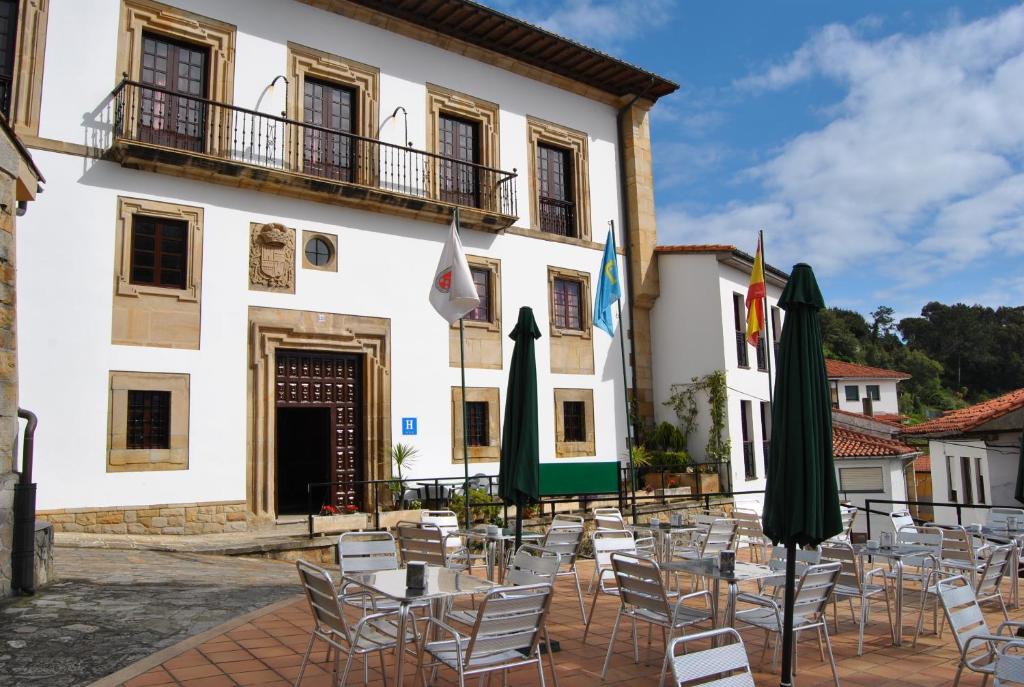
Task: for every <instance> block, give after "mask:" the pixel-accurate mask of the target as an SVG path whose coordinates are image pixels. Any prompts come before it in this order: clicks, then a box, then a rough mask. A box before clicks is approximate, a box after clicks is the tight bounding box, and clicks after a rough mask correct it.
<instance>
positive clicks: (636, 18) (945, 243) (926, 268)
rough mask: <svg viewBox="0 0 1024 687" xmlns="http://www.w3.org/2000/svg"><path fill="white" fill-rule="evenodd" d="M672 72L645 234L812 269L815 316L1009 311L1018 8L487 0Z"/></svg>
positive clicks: (1023, 78)
mask: <svg viewBox="0 0 1024 687" xmlns="http://www.w3.org/2000/svg"><path fill="white" fill-rule="evenodd" d="M489 4H491V5H492V6H494V7H496V8H498V9H501V10H503V11H506V12H509V13H511V14H515V15H516V16H519V17H522V18H524V19H526V20H528V21H531V22H534V23H537V24H540V25H542V26H545V27H546V28H549V29H551V30H553V31H556V32H558V33H561V34H563V35H568V36H570V37H572V38H575V39H577V40H580V41H582V42H585V43H587V44H589V45H593V46H594V47H597V48H599V49H601V50H604V51H607V52H609V53H611V54H614V55H616V56H618V57H621V58H623V59H626V60H628V61H630V62H633V63H635V64H638V65H640V66H642V67H644V68H647V69H650V70H651V71H654V72H657V73H659V74H661V75H663V76H666V77H668V78H671V79H672V80H673V81H676V82H677V83H679V84H680V85H681V86H682V88H681V89H680V91H679V92H678V93H676V94H675V95H673V96H670V97H668V98H664V99H662V100H661V101H659V103H658V105H657V106H656V107H655V110H654V113H653V115H652V117H653V119H652V137H653V144H654V160H655V183H656V199H657V205H658V234H659V243H662V244H671V243H733V244H735V245H737V246H739V247H740V248H742V249H744V250H747V251H752V250H753V248H754V246H755V244H756V232H757V230H758V229H764V231H765V234H766V252H767V258H768V260H769V262H771V263H773V264H775V265H777V266H779V267H782V268H784V269H788V268H789V266H791V265H792V264H793V263H795V262H799V261H805V262H809V263H810V264H811V265H812V266H814V268H815V272H816V273H817V274H818V278H819V281H820V282H821V285H822V290H823V292H824V294H825V297H826V300H827V302H828V303H829V304H830V305H836V306H839V307H846V308H852V309H855V310H859V311H861V312H864V313H868V312H870V311H871V310H873V309H874V308H875V307H876V306H877V305H879V304H887V305H891V306H893V307H894V308H895V309H896V312H897V315H898V316H901V317H902V316H910V315H916V314H918V313H919V311H920V308H921V306H922V305H923V304H924V303H926V302H928V301H931V300H939V301H943V302H947V303H949V302H957V301H962V302H967V303H982V304H985V305H991V306H998V305H1021V304H1024V271H1022V270H1021V269H1020V268H1019V265H1021V264H1022V261H1024V5H1021V4H1020V3H1016V2H1005V1H1004V2H997V1H995V0H970V1H967V0H964V1H963V2H959V3H954V2H943V1H941V0H916V1H902V2H901V1H899V0H884V1H883V0H876V1H867V0H863V1H857V2H822V1H821V0H774V1H772V2H765V1H764V0H730V2H711V1H708V0H703V1H697V0H628V1H615V0H565V1H563V2H554V1H551V0H490V2H489Z"/></svg>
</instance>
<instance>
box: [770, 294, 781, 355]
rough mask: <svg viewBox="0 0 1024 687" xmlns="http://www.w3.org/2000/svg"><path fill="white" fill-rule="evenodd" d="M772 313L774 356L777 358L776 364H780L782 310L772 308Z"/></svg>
mask: <svg viewBox="0 0 1024 687" xmlns="http://www.w3.org/2000/svg"><path fill="white" fill-rule="evenodd" d="M771 313H772V355H773V356H775V363H776V364H778V362H779V342H780V341H782V310H780V309H779V308H777V307H775V306H774V305H773V306H772V307H771Z"/></svg>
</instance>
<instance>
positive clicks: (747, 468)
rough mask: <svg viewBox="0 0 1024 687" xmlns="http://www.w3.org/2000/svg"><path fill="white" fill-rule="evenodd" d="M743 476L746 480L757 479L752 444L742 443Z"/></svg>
mask: <svg viewBox="0 0 1024 687" xmlns="http://www.w3.org/2000/svg"><path fill="white" fill-rule="evenodd" d="M743 474H744V475H745V476H746V478H747V479H754V478H756V477H757V461H756V460H755V459H754V442H753V441H744V442H743Z"/></svg>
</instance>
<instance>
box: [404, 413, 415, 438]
mask: <svg viewBox="0 0 1024 687" xmlns="http://www.w3.org/2000/svg"><path fill="white" fill-rule="evenodd" d="M402 434H403V435H404V436H413V435H415V434H416V418H414V417H403V418H402Z"/></svg>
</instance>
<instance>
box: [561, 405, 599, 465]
mask: <svg viewBox="0 0 1024 687" xmlns="http://www.w3.org/2000/svg"><path fill="white" fill-rule="evenodd" d="M554 398H555V457H556V458H583V457H592V456H596V455H597V442H596V441H595V439H594V390H593V389H555V390H554ZM566 401H570V402H571V401H577V402H582V403H583V408H584V415H583V418H584V422H586V423H587V427H586V429H587V438H586V441H565V424H564V415H563V411H562V404H563V403H565V402H566Z"/></svg>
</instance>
